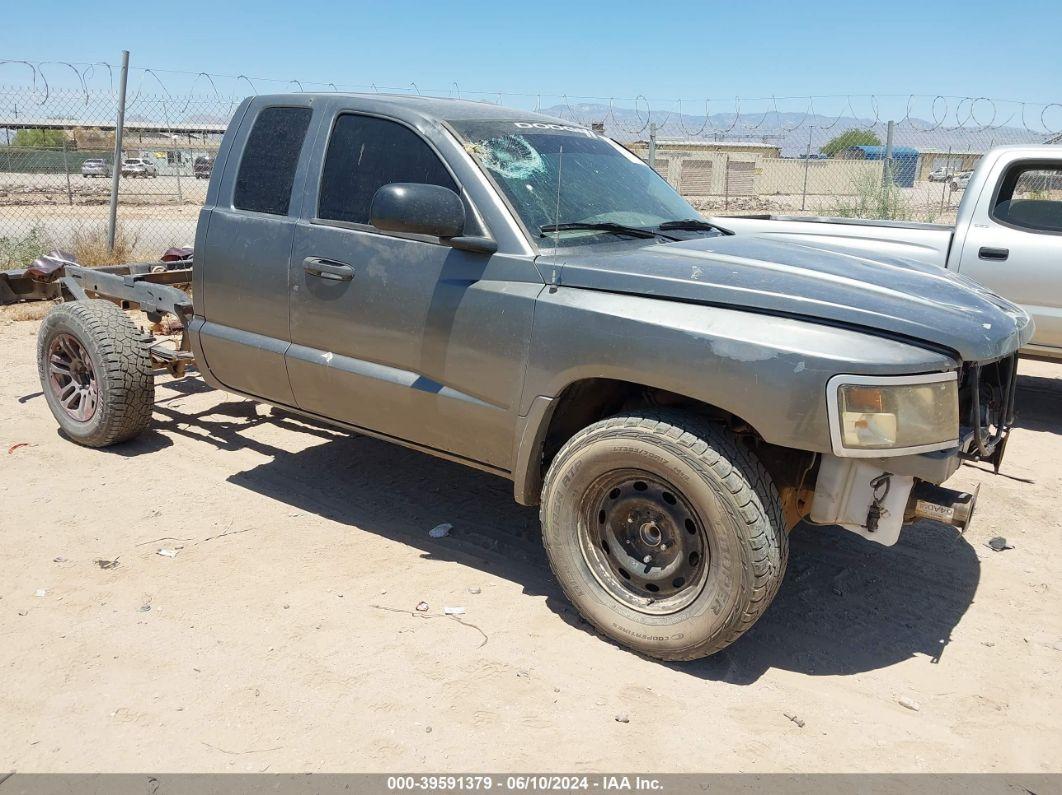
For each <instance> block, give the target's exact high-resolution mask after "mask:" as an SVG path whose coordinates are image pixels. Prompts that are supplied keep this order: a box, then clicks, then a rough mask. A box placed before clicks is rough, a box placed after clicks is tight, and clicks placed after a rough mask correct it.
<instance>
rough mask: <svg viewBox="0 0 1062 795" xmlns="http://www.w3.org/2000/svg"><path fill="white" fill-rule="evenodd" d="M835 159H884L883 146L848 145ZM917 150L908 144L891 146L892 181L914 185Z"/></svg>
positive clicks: (902, 184)
mask: <svg viewBox="0 0 1062 795" xmlns="http://www.w3.org/2000/svg"><path fill="white" fill-rule="evenodd" d="M834 158H835V159H837V160H884V159H885V147H884V146H848V147H845V148H844V149H841V150H840V151H839V152H837V154H835V155H834ZM918 158H919V152H918V150H917V149H912V148H911V147H910V146H894V147H893V148H892V181H893V182H894V183H896V184H897V185H899V186H900V187H901V188H910V187H912V186H913V185H914V181H915V175H916V174H917V173H918Z"/></svg>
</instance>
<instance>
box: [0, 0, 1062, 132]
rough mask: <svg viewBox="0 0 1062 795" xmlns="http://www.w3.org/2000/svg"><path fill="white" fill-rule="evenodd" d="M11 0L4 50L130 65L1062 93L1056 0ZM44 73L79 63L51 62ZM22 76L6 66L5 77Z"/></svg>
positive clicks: (310, 75) (273, 73)
mask: <svg viewBox="0 0 1062 795" xmlns="http://www.w3.org/2000/svg"><path fill="white" fill-rule="evenodd" d="M7 5H8V7H7V8H5V10H4V14H3V25H2V27H0V59H12V58H25V59H29V60H33V61H46V60H69V61H77V62H92V61H97V60H101V61H109V62H111V63H117V62H118V59H119V53H120V50H121V49H123V48H128V49H130V50H131V51H132V62H133V66H134V67H154V68H159V69H175V70H186V71H188V72H191V73H195V72H198V71H206V72H211V73H220V74H230V75H238V74H246V75H250V76H254V77H272V78H279V79H284V80H287V79H289V78H298V79H301V80H316V81H321V82H328V81H332V82H335V83H339V84H345V85H353V84H357V85H366V86H367V85H369V84H370V83H376V84H377V85H378V86H385V85H387V86H407V85H409V84H410V83H411V82H415V83H416V84H417V85H418V86H419V87H423V88H424V89H436V91H438V90H440V89H442V90H448V89H451V88H452V86H453V84H454V83H455V82H456V83H457V85H458V86H459V87H460V89H461V90H462V91H463V92H465V93H468V92H469V91H470V90H472V89H482V90H490V91H495V90H502V91H510V92H523V93H526V94H529V95H535V94H536V93H542V94H543V95H547V96H550V97H554V96H558V95H560V94H565V93H566V94H568V95H569V96H600V97H617V98H619V97H634V96H637V95H639V94H642V95H645V96H647V97H652V98H654V99H655V98H669V99H670V98H675V97H684V98H687V99H696V98H703V97H706V96H712V97H733V96H735V95H741V96H743V97H767V96H771V95H777V96H803V95H807V94H816V95H833V94H859V95H863V94H869V93H875V94H881V95H889V94H894V95H907V94H910V93H918V94H929V95H936V94H946V95H955V96H988V97H994V98H1000V99H1017V100H1028V101H1031V102H1039V103H1047V102H1053V101H1062V54H1060V52H1059V45H1058V31H1059V30H1060V29H1062V3H1060V2H1058V0H1053V1H1051V0H1040V1H1039V2H1029V1H1028V0H1011V2H1006V3H1004V2H998V0H997V1H996V2H991V3H989V2H981V1H980V0H966V2H955V1H954V0H946V1H945V2H932V1H931V2H924V1H923V2H910V1H909V0H894V1H893V2H890V3H858V4H856V3H851V2H846V3H839V2H817V3H809V2H795V1H791V2H774V1H773V0H757V2H752V3H741V2H729V3H721V2H692V0H688V1H687V2H685V3H651V2H644V1H643V2H637V3H635V2H626V1H625V0H613V1H612V2H607V3H599V2H578V1H577V0H567V1H566V2H554V0H538V2H535V3H513V2H500V1H499V0H495V2H481V1H480V0H475V1H474V2H472V1H470V2H449V3H448V2H440V1H439V0H436V1H435V2H407V1H405V0H395V1H394V2H342V3H339V2H324V3H314V2H305V3H301V4H296V3H292V2H290V0H284V2H280V0H256V1H255V2H226V1H225V0H215V1H214V2H210V3H206V2H199V0H181V1H180V2H177V3H172V4H168V3H163V4H144V3H142V2H137V3H131V2H113V1H110V0H105V1H97V2H91V3H85V2H72V1H70V0H68V2H55V1H54V0H36V2H32V3H9V4H7ZM46 74H47V75H48V78H49V80H51V81H53V82H56V83H69V82H70V81H71V80H72V79H74V78H73V76H72V75H71V74H69V73H66V74H64V71H63V69H62V68H61V67H56V66H51V67H47V72H46ZM27 76H28V72H26V71H19V69H18V68H17V67H15V66H12V65H6V66H0V84H10V83H13V82H15V83H21V82H23V81H25V80H26V78H27ZM164 79H166V80H167V81H171V80H172V81H173V83H175V84H179V81H180V80H181V79H182V78H179V77H177V76H173V77H164ZM189 79H190V78H189ZM262 88H263V89H265V88H269V89H271V90H281V89H282V88H283V86H278V85H271V86H270V85H267V86H263V87H262ZM425 93H427V91H426V90H425ZM889 101H891V102H894V103H895V102H899V100H889ZM513 104H517V102H516V101H515V100H514V102H513ZM544 104H546V103H545V102H544ZM782 109H783V110H785V109H794V110H803V107H797V108H782ZM691 110H695V109H692V108H691ZM856 110H857V111H860V112H861V111H863V110H864V108H856Z"/></svg>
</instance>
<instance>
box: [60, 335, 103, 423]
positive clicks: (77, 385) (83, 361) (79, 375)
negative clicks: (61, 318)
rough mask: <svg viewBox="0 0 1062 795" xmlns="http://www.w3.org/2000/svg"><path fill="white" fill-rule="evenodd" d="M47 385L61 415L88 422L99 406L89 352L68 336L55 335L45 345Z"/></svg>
mask: <svg viewBox="0 0 1062 795" xmlns="http://www.w3.org/2000/svg"><path fill="white" fill-rule="evenodd" d="M48 385H49V387H50V388H51V391H52V395H53V397H55V400H56V402H57V403H58V404H59V406H60V407H61V408H62V409H63V411H64V412H66V414H67V415H68V416H69V417H70V418H71V419H73V420H76V421H77V422H88V421H89V420H91V419H92V418H93V417H94V416H95V414H96V408H97V406H98V405H99V396H100V391H99V382H98V381H97V379H96V370H95V368H94V367H93V365H92V359H91V358H90V357H89V355H88V351H86V350H85V346H83V345H82V344H81V343H80V342H79V341H78V340H77V338H76V337H74V336H73V335H71V334H57V335H56V336H55V337H54V338H53V339H52V342H51V344H50V345H49V346H48Z"/></svg>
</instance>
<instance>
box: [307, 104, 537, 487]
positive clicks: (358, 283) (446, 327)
mask: <svg viewBox="0 0 1062 795" xmlns="http://www.w3.org/2000/svg"><path fill="white" fill-rule="evenodd" d="M320 157H322V159H323V162H322V163H319V164H317V165H316V166H315V167H313V168H311V173H317V174H319V175H320V176H319V178H318V184H317V185H316V186H314V187H312V188H311V190H310V191H308V199H307V205H308V206H306V207H304V208H303V213H302V215H303V217H302V218H300V220H299V221H298V223H297V224H296V229H295V238H294V243H293V246H292V250H291V260H290V264H289V269H290V270H289V283H290V285H291V299H290V305H291V342H292V344H291V347H290V348H289V349H288V352H287V366H288V372H289V376H290V381H291V386H292V391H293V393H294V395H295V400H296V402H297V404H298V406H299V407H300V408H302V409H304V410H306V411H310V412H313V413H315V414H319V415H322V416H325V417H329V418H333V419H337V420H341V421H343V422H345V423H348V424H351V425H354V426H358V427H361V428H365V429H367V430H371V431H375V432H377V433H380V434H384V435H387V436H389V437H393V438H396V439H401V440H406V441H410V442H414V443H416V444H418V445H422V446H426V447H430V448H433V449H436V450H440V451H443V452H447V453H450V454H454V455H457V456H460V457H462V458H469V459H473V460H476V461H482V462H485V463H487V464H490V465H492V466H495V467H498V468H507V467H508V465H509V460H510V458H511V452H512V433H513V425H514V411H513V406H514V405H515V402H516V399H517V395H518V394H519V387H520V383H521V379H522V374H523V363H524V360H525V357H524V346H525V344H526V340H527V339H528V337H529V335H530V322H531V310H532V306H533V301H531V300H524V299H523V298H522V296H520V295H517V294H513V295H505V294H499V293H498V291H497V289H496V287H494V286H493V285H492V284H491V283H490V282H489V280H484V279H483V276H484V272H485V271H487V270H488V269H489V262H490V256H488V255H486V254H479V253H471V252H466V251H459V250H457V249H454V248H451V247H450V246H449V245H446V244H445V243H443V242H441V241H440V240H439V239H437V238H428V237H425V236H422V235H403V234H398V233H385V232H382V231H380V230H378V229H376V228H375V227H373V226H371V225H370V224H369V205H370V203H371V201H372V197H373V195H374V194H375V192H376V190H377V189H378V188H380V187H382V186H383V185H387V184H390V183H394V182H416V183H428V184H433V185H440V186H442V187H446V188H449V189H450V190H453V191H455V192H457V193H460V187H459V186H458V184H457V182H456V180H455V179H454V177H453V176H452V174H451V173H450V171H449V169H447V167H446V166H445V165H444V163H443V161H442V160H441V158H440V157H439V155H438V154H437V153H436V151H435V150H434V149H433V147H432V146H431V145H430V144H429V143H428V142H427V141H426V140H425V139H424V138H423V137H422V136H421V135H420V134H419V133H418V132H416V131H415V130H413V129H411V128H410V127H408V126H406V125H405V124H403V123H401V122H398V121H396V120H393V119H387V118H382V117H379V116H371V115H365V114H359V113H353V112H348V113H343V112H340V113H338V114H336V116H335V118H334V120H333V122H332V124H331V132H330V138H329V141H328V146H327V149H326V150H325V152H324V153H323V155H320ZM469 217H472V216H471V214H469Z"/></svg>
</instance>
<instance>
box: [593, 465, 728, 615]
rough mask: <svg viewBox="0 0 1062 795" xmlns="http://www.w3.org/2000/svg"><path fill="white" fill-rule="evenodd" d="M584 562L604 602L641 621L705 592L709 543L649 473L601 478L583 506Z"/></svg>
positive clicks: (680, 500) (681, 500) (680, 502)
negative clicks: (614, 603)
mask: <svg viewBox="0 0 1062 795" xmlns="http://www.w3.org/2000/svg"><path fill="white" fill-rule="evenodd" d="M579 524H580V527H579V540H580V548H581V550H582V553H583V559H584V560H585V561H586V564H587V566H588V567H589V568H590V571H591V573H592V574H593V576H594V578H595V579H596V580H597V581H598V583H600V585H601V587H602V588H604V589H605V590H606V591H607V592H608V593H609V595H611V596H612V597H613V598H615V599H616V600H618V601H619V602H621V603H623V604H625V605H627V606H629V607H631V608H633V609H634V610H637V611H639V612H642V613H648V614H652V615H666V614H668V613H674V612H677V611H679V610H682V609H683V608H685V607H688V606H689V605H690V604H691V603H692V602H693V601H694V600H695V599H696V598H697V597H698V596H699V595H700V593H701V592H702V591H703V590H704V585H705V582H706V581H707V579H708V571H709V568H710V563H711V554H710V550H709V545H708V535H707V533H706V532H705V528H704V525H703V524H702V522H701V520H700V518H699V517H698V515H697V513H696V512H695V511H694V510H693V507H692V506H691V504H690V503H689V501H688V500H687V499H686V497H685V496H684V495H683V494H682V492H680V491H679V490H678V489H676V488H675V487H674V486H672V485H671V484H670V483H668V482H667V481H665V480H663V479H662V478H659V477H657V476H655V475H651V474H649V473H648V472H643V471H639V470H620V471H616V472H611V473H609V474H607V475H605V476H603V477H601V478H599V479H598V480H597V481H596V482H595V483H594V484H593V485H592V486H591V488H589V489H588V490H587V492H586V494H585V495H584V498H583V500H582V509H581V511H580V523H579Z"/></svg>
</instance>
